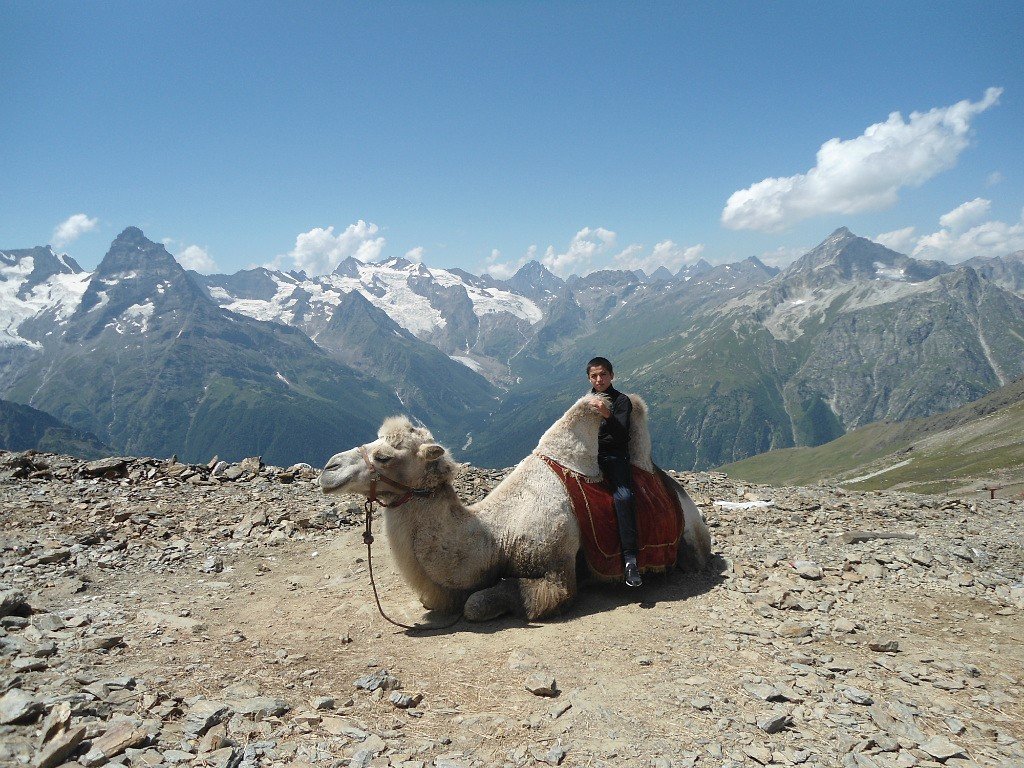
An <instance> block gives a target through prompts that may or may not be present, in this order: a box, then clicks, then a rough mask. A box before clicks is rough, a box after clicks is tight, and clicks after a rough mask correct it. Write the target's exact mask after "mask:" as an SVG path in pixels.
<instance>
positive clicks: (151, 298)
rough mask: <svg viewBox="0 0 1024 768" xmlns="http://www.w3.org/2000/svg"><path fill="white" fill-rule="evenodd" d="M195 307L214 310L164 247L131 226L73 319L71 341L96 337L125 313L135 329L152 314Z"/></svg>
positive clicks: (102, 264)
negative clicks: (132, 319) (84, 337)
mask: <svg viewBox="0 0 1024 768" xmlns="http://www.w3.org/2000/svg"><path fill="white" fill-rule="evenodd" d="M197 303H199V304H202V305H204V306H208V307H210V308H213V307H215V305H214V304H213V302H212V300H211V299H210V298H209V297H208V296H207V295H206V293H205V292H204V291H203V289H202V288H201V287H200V286H199V285H197V284H196V283H195V282H194V281H193V280H192V279H191V278H190V277H189V276H188V273H187V272H186V271H185V269H184V267H182V266H181V265H180V264H179V263H178V262H177V261H176V260H175V259H174V257H173V256H171V254H170V253H168V251H167V249H166V248H165V247H164V246H163V245H161V244H159V243H154V242H153V241H152V240H149V239H148V238H147V237H146V236H145V235H144V234H143V233H142V230H140V229H138V228H137V227H128V228H127V229H125V230H124V231H123V232H122V233H121V234H120V235H118V236H117V238H116V239H115V240H114V242H113V243H111V245H110V250H108V251H107V254H106V255H105V256H104V257H103V260H102V261H101V262H100V264H99V266H98V267H97V268H96V271H95V272H94V273H93V275H92V279H91V280H90V281H89V287H88V288H87V289H86V291H85V294H84V295H83V296H82V302H81V304H80V305H79V306H78V309H77V310H76V311H75V314H74V315H73V316H72V318H71V325H70V327H69V328H68V338H71V339H73V338H76V337H77V336H79V335H80V334H84V335H86V336H89V335H93V334H95V333H98V332H100V331H101V330H102V329H103V328H104V327H106V326H107V325H110V324H111V322H113V321H114V320H115V318H118V317H120V316H121V315H122V313H124V312H126V311H127V312H128V313H129V314H132V315H133V317H135V318H136V320H137V322H136V323H134V324H135V325H138V326H139V327H141V328H145V327H148V318H149V317H151V316H152V315H153V314H154V312H155V313H156V314H162V313H164V312H166V311H170V310H173V309H179V308H180V309H183V308H186V307H193V306H195V305H196V304H197ZM142 318H145V319H146V322H142Z"/></svg>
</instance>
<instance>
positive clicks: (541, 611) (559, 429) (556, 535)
mask: <svg viewBox="0 0 1024 768" xmlns="http://www.w3.org/2000/svg"><path fill="white" fill-rule="evenodd" d="M592 397H593V395H586V396H584V397H582V398H580V399H579V400H578V401H577V402H576V403H575V404H573V406H572V407H570V408H569V410H568V411H567V412H566V413H565V415H564V416H562V417H561V418H560V419H559V420H558V421H557V422H555V424H554V425H552V426H551V428H550V429H548V430H547V432H545V433H544V435H543V436H542V437H541V439H540V443H539V444H538V446H537V449H536V450H535V451H534V452H533V454H531V455H530V456H527V457H526V458H525V459H524V460H523V461H522V462H520V463H519V465H518V466H517V467H516V468H515V469H513V470H512V472H511V473H510V474H509V475H508V476H507V477H506V478H505V479H504V480H502V482H501V483H500V484H499V485H498V486H497V487H496V488H495V489H494V490H493V491H491V493H490V494H488V495H487V497H486V498H485V499H483V500H482V501H480V502H478V503H477V504H474V505H472V506H466V505H465V504H463V503H462V501H461V500H460V499H459V497H458V495H457V494H456V492H455V489H454V487H453V486H452V480H453V478H454V476H455V474H456V472H457V470H458V467H459V465H458V464H457V463H456V462H454V461H453V460H452V459H451V456H450V454H449V453H448V451H446V450H445V448H444V447H443V446H441V445H438V444H437V443H435V442H434V438H433V436H432V435H431V434H430V432H429V431H428V430H427V429H424V428H423V427H416V426H413V425H412V424H411V423H410V422H409V420H408V419H407V418H405V417H404V416H393V417H391V418H389V419H386V420H385V421H384V424H383V425H382V426H381V428H380V431H379V432H378V439H377V440H375V441H373V442H371V443H367V444H366V445H363V446H360V447H357V448H353V449H351V450H348V451H345V452H343V453H338V454H335V455H334V456H332V457H331V459H330V461H328V462H327V466H326V467H325V468H324V471H323V473H322V474H321V476H320V486H321V488H322V489H323V491H324V492H325V493H336V492H341V493H357V494H361V495H363V496H367V497H370V498H372V496H373V495H374V494H375V495H376V496H377V498H378V499H380V500H381V502H382V503H383V504H385V505H388V504H390V505H394V506H391V507H390V508H386V509H385V511H384V523H385V530H386V532H387V537H388V540H389V541H390V544H391V549H392V551H393V554H394V557H395V561H396V563H397V565H398V568H399V570H400V571H401V573H402V575H403V577H404V578H405V579H406V581H408V583H409V584H410V586H412V588H413V589H414V590H415V591H416V592H417V594H418V596H419V598H420V601H421V602H422V603H423V605H424V607H426V608H428V609H431V610H437V611H444V612H452V613H454V612H456V611H458V610H459V609H460V608H461V609H462V611H463V613H464V615H465V617H466V618H467V619H470V620H471V621H485V620H487V619H491V618H494V617H496V616H500V615H502V614H504V613H506V612H509V611H515V612H517V613H521V614H522V615H525V616H526V618H527V619H528V620H534V619H541V618H544V617H546V616H550V615H552V614H555V613H557V612H559V611H561V610H562V609H564V608H565V607H566V606H567V605H568V603H569V602H570V601H571V600H572V599H573V598H574V597H575V595H576V577H577V573H576V567H577V557H576V556H577V553H578V552H579V550H580V531H579V525H578V523H577V522H576V517H575V515H574V514H573V511H572V506H571V502H570V499H569V495H568V493H567V492H566V490H565V487H564V485H563V484H562V481H561V480H560V479H559V477H558V476H557V475H556V474H555V473H554V472H553V471H552V470H551V468H550V467H549V466H548V465H547V464H546V463H545V462H544V461H543V460H542V459H540V458H538V454H542V455H545V456H548V457H550V458H552V459H554V460H555V461H557V462H558V463H560V464H562V465H563V466H564V467H567V468H568V469H570V470H572V471H574V472H578V473H580V474H583V475H586V476H589V477H591V478H600V470H599V468H598V465H597V433H598V429H599V427H600V424H601V417H600V415H599V414H598V413H596V412H595V411H594V410H593V408H592V407H591V406H590V405H589V401H590V400H591V398H592ZM630 397H631V398H632V400H633V416H632V431H631V435H630V454H631V457H632V460H633V463H634V464H636V465H637V466H639V467H640V468H642V469H646V470H648V471H657V472H659V473H660V474H661V475H662V477H663V478H664V479H665V480H666V481H667V482H668V483H669V484H670V487H671V488H672V489H673V490H674V491H675V493H676V494H677V495H678V497H679V501H680V502H681V505H682V509H683V519H684V532H683V537H682V540H681V541H680V542H679V557H678V558H677V561H676V566H677V567H681V568H684V569H687V570H699V569H703V568H704V567H705V566H706V564H707V561H708V558H709V556H710V553H711V537H710V535H709V533H708V529H707V526H706V525H705V523H704V519H703V517H702V516H701V514H700V511H699V510H698V509H697V506H696V505H695V504H694V503H693V501H692V500H691V499H690V497H689V496H688V495H687V493H686V491H685V490H684V489H683V487H682V486H680V485H679V484H678V483H676V482H675V481H674V480H672V479H671V478H670V477H669V476H668V475H667V474H664V473H661V471H660V470H657V469H656V468H655V467H654V465H653V464H652V463H651V447H650V445H651V444H650V433H649V431H648V429H647V406H646V404H645V403H644V402H643V400H642V399H641V398H639V397H637V396H635V395H631V396H630ZM382 477H386V478H387V480H385V479H382ZM389 480H390V481H392V483H389V482H388V481H389ZM399 484H400V486H404V488H403V487H399ZM407 489H416V490H415V492H414V493H409V492H408V490H407ZM403 496H407V497H408V499H407V500H406V501H404V502H402V498H401V497H403ZM396 502H402V503H400V504H398V505H395V504H396ZM581 560H582V558H581Z"/></svg>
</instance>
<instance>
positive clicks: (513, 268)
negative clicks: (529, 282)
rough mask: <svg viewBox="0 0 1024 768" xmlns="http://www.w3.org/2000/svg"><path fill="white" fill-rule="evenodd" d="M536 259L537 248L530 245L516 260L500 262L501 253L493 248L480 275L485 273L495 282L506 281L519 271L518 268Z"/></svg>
mask: <svg viewBox="0 0 1024 768" xmlns="http://www.w3.org/2000/svg"><path fill="white" fill-rule="evenodd" d="M535 258H537V246H536V245H531V246H530V247H529V248H528V249H527V251H526V254H525V255H524V256H522V257H521V258H519V259H517V260H509V261H502V258H501V251H499V250H498V249H497V248H494V249H493V250H492V251H491V255H490V256H488V257H487V258H486V259H485V260H484V263H483V266H482V268H481V269H480V272H481V274H483V273H486V274H488V275H490V276H491V277H493V278H494V279H495V280H508V279H509V278H510V277H512V275H514V274H515V273H516V272H518V271H519V268H520V267H521V266H523V265H524V264H525V263H526V262H528V261H530V260H531V259H535Z"/></svg>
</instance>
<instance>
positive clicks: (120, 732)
mask: <svg viewBox="0 0 1024 768" xmlns="http://www.w3.org/2000/svg"><path fill="white" fill-rule="evenodd" d="M148 738H149V735H148V734H147V733H146V729H145V728H141V727H138V726H136V725H135V723H133V722H132V721H131V720H124V721H121V722H119V723H117V724H116V725H114V726H112V727H111V728H109V729H108V730H107V731H106V732H105V733H104V734H103V735H102V736H100V737H99V738H97V739H93V742H92V746H91V747H90V749H89V752H88V753H87V754H86V755H85V757H83V758H81V759H80V760H79V762H80V763H82V765H85V766H87V768H92V766H98V765H104V764H106V763H108V762H110V758H112V757H117V756H118V755H120V754H121V753H122V752H124V751H125V750H126V749H128V748H129V747H139V746H141V745H143V744H145V743H146V740H147V739H148Z"/></svg>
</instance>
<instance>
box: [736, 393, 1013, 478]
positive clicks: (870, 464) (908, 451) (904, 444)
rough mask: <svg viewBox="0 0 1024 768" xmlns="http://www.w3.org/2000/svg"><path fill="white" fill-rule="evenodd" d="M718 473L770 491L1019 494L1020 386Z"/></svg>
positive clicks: (769, 455)
mask: <svg viewBox="0 0 1024 768" xmlns="http://www.w3.org/2000/svg"><path fill="white" fill-rule="evenodd" d="M719 469H720V470H721V471H723V472H727V473H728V474H729V475H730V476H731V477H734V478H737V479H740V480H747V481H750V482H763V483H772V484H776V485H809V484H814V483H821V482H831V483H838V484H840V485H844V486H847V487H849V488H851V489H856V490H882V489H887V488H899V489H902V490H909V491H916V492H920V493H938V492H944V491H952V490H964V489H971V488H981V487H983V486H985V485H989V484H994V485H999V486H1003V491H1004V493H1019V492H1021V491H1024V378H1020V379H1017V380H1016V381H1013V382H1011V383H1010V384H1007V385H1006V386H1004V387H1001V388H1000V389H998V390H996V391H995V392H993V393H992V394H990V395H987V396H986V397H983V398H981V399H980V400H977V401H975V402H973V403H969V404H968V405H965V406H963V407H961V408H957V409H955V410H952V411H948V412H946V413H940V414H936V415H935V416H930V417H927V418H922V419H912V420H909V421H905V422H898V423H893V422H878V423H875V424H868V425H866V426H864V427H861V428H859V429H856V430H854V431H853V432H850V433H849V434H847V435H844V436H843V437H840V438H838V439H837V440H833V441H832V442H830V443H827V444H825V445H821V446H818V447H816V448H787V449H783V450H777V451H769V452H768V453H763V454H761V455H759V456H753V457H751V458H749V459H745V460H743V461H738V462H734V463H731V464H725V465H723V466H721V467H719Z"/></svg>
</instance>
